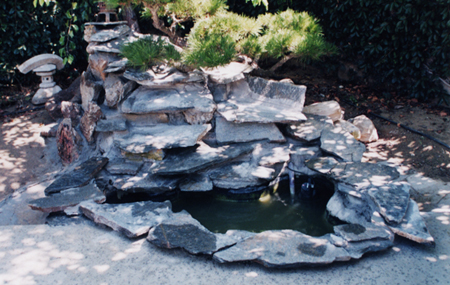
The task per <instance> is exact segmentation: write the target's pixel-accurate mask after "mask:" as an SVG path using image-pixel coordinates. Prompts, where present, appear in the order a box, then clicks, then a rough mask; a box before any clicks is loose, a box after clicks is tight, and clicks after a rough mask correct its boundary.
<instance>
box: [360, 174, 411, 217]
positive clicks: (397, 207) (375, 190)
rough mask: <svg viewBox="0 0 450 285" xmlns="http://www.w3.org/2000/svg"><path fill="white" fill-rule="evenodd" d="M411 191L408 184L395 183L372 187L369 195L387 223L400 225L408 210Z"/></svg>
mask: <svg viewBox="0 0 450 285" xmlns="http://www.w3.org/2000/svg"><path fill="white" fill-rule="evenodd" d="M410 189H411V186H410V185H409V184H408V183H406V182H393V183H389V184H386V185H383V186H378V187H372V188H370V189H369V190H368V194H369V195H370V197H371V198H372V199H373V201H374V202H375V204H376V205H377V206H378V211H379V212H380V214H381V215H382V216H383V217H384V218H385V220H386V222H388V223H393V224H398V223H400V222H401V221H402V219H403V217H404V216H405V213H406V210H407V209H408V204H409V191H410Z"/></svg>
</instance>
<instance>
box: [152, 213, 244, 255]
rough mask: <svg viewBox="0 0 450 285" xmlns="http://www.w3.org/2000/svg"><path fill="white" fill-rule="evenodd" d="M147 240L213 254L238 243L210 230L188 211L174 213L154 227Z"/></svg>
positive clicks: (197, 252)
mask: <svg viewBox="0 0 450 285" xmlns="http://www.w3.org/2000/svg"><path fill="white" fill-rule="evenodd" d="M147 240H148V241H149V242H151V243H152V244H154V245H156V246H159V247H163V248H182V249H184V250H186V251H187V252H189V253H191V254H213V253H214V252H216V251H218V250H220V249H222V248H224V247H228V246H231V245H233V244H235V243H236V240H235V239H234V238H232V237H230V236H227V235H225V234H214V233H212V232H210V231H209V230H207V229H206V228H205V227H204V226H202V225H201V224H200V223H199V222H198V221H197V220H195V219H194V218H192V216H191V215H190V214H189V213H188V212H186V211H181V212H179V213H174V214H172V215H170V216H169V217H167V218H166V219H164V220H163V221H162V222H161V223H159V224H158V225H156V226H155V227H153V228H152V229H151V230H150V231H149V234H148V237H147Z"/></svg>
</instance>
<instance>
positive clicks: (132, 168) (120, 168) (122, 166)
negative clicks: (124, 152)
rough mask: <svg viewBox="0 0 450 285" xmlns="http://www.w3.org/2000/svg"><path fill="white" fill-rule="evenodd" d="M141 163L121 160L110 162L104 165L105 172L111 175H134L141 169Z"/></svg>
mask: <svg viewBox="0 0 450 285" xmlns="http://www.w3.org/2000/svg"><path fill="white" fill-rule="evenodd" d="M143 164H144V162H143V161H133V160H128V159H123V158H116V159H113V160H110V161H109V162H108V164H107V165H106V170H108V172H109V173H111V174H119V175H120V174H129V175H136V174H137V173H138V171H139V169H141V167H142V165H143Z"/></svg>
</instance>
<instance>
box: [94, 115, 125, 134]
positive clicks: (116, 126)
mask: <svg viewBox="0 0 450 285" xmlns="http://www.w3.org/2000/svg"><path fill="white" fill-rule="evenodd" d="M126 130H127V124H126V120H125V119H123V118H115V119H106V120H99V121H98V122H97V126H96V127H95V131H96V132H121V131H126Z"/></svg>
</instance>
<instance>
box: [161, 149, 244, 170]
mask: <svg viewBox="0 0 450 285" xmlns="http://www.w3.org/2000/svg"><path fill="white" fill-rule="evenodd" d="M252 150H253V145H252V144H239V145H225V146H220V147H210V146H208V145H207V144H205V143H200V144H199V147H197V148H195V149H188V150H185V151H182V152H178V153H173V154H168V155H167V156H166V158H165V159H164V160H163V161H161V162H160V163H159V165H156V166H155V167H154V168H153V170H152V171H153V173H156V174H159V175H179V174H191V173H195V172H197V171H200V170H203V169H205V168H208V167H211V166H214V165H217V164H220V163H223V162H226V161H229V160H232V159H234V158H237V157H239V156H241V155H243V154H246V153H249V152H251V151H252Z"/></svg>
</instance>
